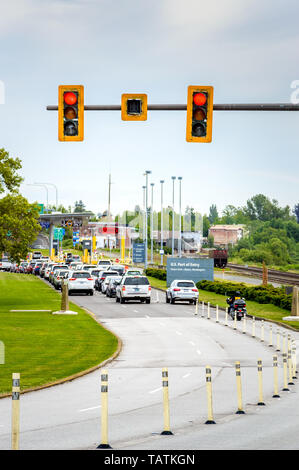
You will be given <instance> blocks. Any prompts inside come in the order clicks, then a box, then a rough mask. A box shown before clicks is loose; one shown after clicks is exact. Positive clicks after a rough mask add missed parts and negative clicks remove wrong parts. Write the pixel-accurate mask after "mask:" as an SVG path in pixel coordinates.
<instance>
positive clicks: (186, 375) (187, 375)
mask: <svg viewBox="0 0 299 470" xmlns="http://www.w3.org/2000/svg"><path fill="white" fill-rule="evenodd" d="M190 375H191V372H188V374H185V375H183V379H186V378H187V377H189V376H190Z"/></svg>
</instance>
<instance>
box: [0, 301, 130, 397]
mask: <svg viewBox="0 0 299 470" xmlns="http://www.w3.org/2000/svg"><path fill="white" fill-rule="evenodd" d="M80 308H82V310H85V312H86V314H87V315H89V316H90V317H92V319H93V320H94V321H95V322H96V323H98V324H99V325H101V327H102V328H104V329H105V330H106V331H109V333H112V334H113V335H114V336H115V337H116V338H117V349H116V351H115V353H113V354H112V356H111V357H109V358H108V359H105V361H103V362H101V363H100V364H97V365H96V366H93V367H90V368H89V369H85V370H82V371H80V372H77V373H76V374H73V375H70V376H68V377H64V378H63V379H59V380H56V381H55V382H49V383H47V384H44V385H40V386H38V387H32V388H27V389H25V390H22V391H21V392H20V394H21V395H23V394H24V393H29V392H36V391H38V390H43V389H45V388H50V387H54V386H56V385H62V384H64V383H66V382H71V381H73V380H75V379H78V378H79V377H83V376H84V375H87V374H90V373H91V372H94V371H95V370H97V369H100V368H102V367H104V366H106V365H107V364H109V363H110V362H112V361H114V360H115V359H116V358H117V357H118V356H119V354H120V352H121V350H122V340H121V339H120V338H119V336H118V335H116V334H115V333H113V331H111V330H108V328H106V327H105V326H104V325H102V324H101V322H99V321H98V320H97V319H96V317H95V315H94V313H92V312H91V311H89V310H87V309H86V308H84V307H80ZM11 395H12V394H11V393H5V394H0V400H1V398H7V397H11Z"/></svg>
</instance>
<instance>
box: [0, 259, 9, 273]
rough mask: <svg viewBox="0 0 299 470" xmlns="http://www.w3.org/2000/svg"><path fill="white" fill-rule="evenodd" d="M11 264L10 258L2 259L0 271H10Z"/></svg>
mask: <svg viewBox="0 0 299 470" xmlns="http://www.w3.org/2000/svg"><path fill="white" fill-rule="evenodd" d="M10 267H11V262H10V261H9V259H8V258H2V259H0V271H10Z"/></svg>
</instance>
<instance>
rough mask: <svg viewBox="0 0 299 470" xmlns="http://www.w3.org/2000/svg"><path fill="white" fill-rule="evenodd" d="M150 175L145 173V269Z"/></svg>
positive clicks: (145, 265)
mask: <svg viewBox="0 0 299 470" xmlns="http://www.w3.org/2000/svg"><path fill="white" fill-rule="evenodd" d="M150 174H151V171H150V170H146V172H145V178H146V183H145V263H144V267H145V269H146V268H147V238H148V236H147V214H148V175H150Z"/></svg>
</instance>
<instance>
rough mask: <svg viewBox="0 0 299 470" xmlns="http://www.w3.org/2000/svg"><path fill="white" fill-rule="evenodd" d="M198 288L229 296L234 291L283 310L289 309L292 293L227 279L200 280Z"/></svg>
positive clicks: (280, 288) (278, 288) (281, 289)
mask: <svg viewBox="0 0 299 470" xmlns="http://www.w3.org/2000/svg"><path fill="white" fill-rule="evenodd" d="M196 286H197V288H198V289H202V290H206V291H210V292H215V294H219V295H225V296H226V297H230V296H231V295H233V294H234V293H235V292H236V291H240V292H241V296H242V297H244V298H245V299H247V300H253V301H254V302H258V303H260V304H273V305H276V306H277V307H280V308H283V309H285V310H291V307H292V295H287V294H286V293H285V289H284V287H273V286H272V285H271V284H270V285H268V286H246V285H245V284H244V283H243V282H241V283H233V282H229V281H224V282H222V281H200V282H198V283H197V284H196Z"/></svg>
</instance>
